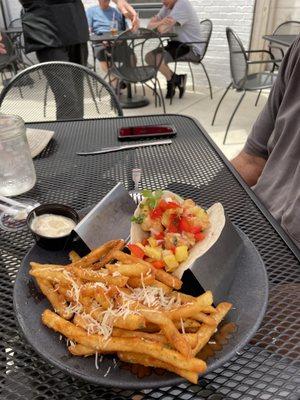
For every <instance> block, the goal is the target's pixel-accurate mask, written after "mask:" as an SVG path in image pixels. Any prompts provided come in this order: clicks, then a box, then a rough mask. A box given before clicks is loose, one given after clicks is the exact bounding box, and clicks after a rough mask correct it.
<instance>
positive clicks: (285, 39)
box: [263, 35, 298, 47]
mask: <svg viewBox="0 0 300 400" xmlns="http://www.w3.org/2000/svg"><path fill="white" fill-rule="evenodd" d="M297 37H298V35H264V36H263V38H264V39H265V40H268V41H269V42H271V43H276V44H280V45H282V46H286V47H289V46H290V45H291V44H292V43H293V42H294V40H296V38H297Z"/></svg>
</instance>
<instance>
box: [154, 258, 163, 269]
mask: <svg viewBox="0 0 300 400" xmlns="http://www.w3.org/2000/svg"><path fill="white" fill-rule="evenodd" d="M151 264H152V265H153V267H154V268H156V269H162V268H164V266H165V264H164V262H163V261H160V260H156V261H152V263H151Z"/></svg>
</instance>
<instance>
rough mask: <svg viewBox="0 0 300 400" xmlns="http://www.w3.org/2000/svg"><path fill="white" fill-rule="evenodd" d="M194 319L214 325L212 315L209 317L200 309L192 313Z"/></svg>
mask: <svg viewBox="0 0 300 400" xmlns="http://www.w3.org/2000/svg"><path fill="white" fill-rule="evenodd" d="M194 319H196V320H197V321H201V322H203V323H204V324H207V325H211V326H214V327H215V326H216V321H215V320H214V319H213V318H212V317H210V316H209V315H206V314H205V313H203V312H201V311H200V312H198V313H197V314H196V315H194Z"/></svg>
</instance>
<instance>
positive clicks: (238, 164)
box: [231, 150, 266, 186]
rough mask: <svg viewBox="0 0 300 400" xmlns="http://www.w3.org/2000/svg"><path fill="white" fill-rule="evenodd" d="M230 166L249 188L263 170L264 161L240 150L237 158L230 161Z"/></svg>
mask: <svg viewBox="0 0 300 400" xmlns="http://www.w3.org/2000/svg"><path fill="white" fill-rule="evenodd" d="M231 164H232V165H233V166H234V168H235V169H236V170H237V171H238V173H239V174H240V175H241V177H242V178H243V179H244V181H245V182H246V183H247V184H248V185H249V186H254V185H255V184H256V182H257V180H258V178H259V177H260V175H261V173H262V170H263V169H264V166H265V164H266V160H265V159H264V158H262V157H257V156H253V155H251V154H248V153H246V152H245V151H243V150H242V151H241V152H240V154H239V155H238V156H236V157H235V158H234V159H233V160H231Z"/></svg>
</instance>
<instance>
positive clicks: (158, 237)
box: [154, 232, 165, 240]
mask: <svg viewBox="0 0 300 400" xmlns="http://www.w3.org/2000/svg"><path fill="white" fill-rule="evenodd" d="M154 237H155V239H156V240H164V238H165V235H164V233H163V232H159V233H155V234H154Z"/></svg>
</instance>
